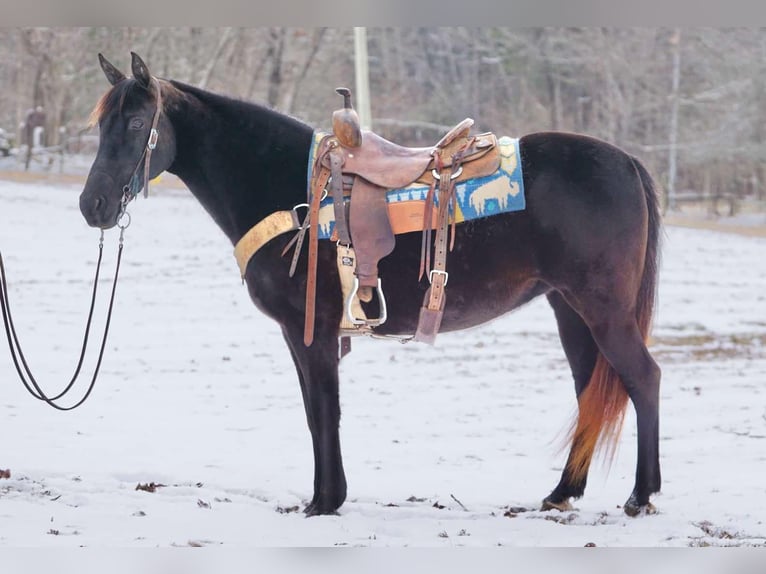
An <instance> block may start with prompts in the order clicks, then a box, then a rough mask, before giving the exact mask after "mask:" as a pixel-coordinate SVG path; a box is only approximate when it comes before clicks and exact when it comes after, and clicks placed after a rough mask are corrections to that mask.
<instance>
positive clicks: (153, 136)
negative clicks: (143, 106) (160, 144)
mask: <svg viewBox="0 0 766 574" xmlns="http://www.w3.org/2000/svg"><path fill="white" fill-rule="evenodd" d="M159 137H160V133H159V132H158V131H157V130H156V129H154V128H152V131H150V132H149V141H148V142H146V147H147V148H149V149H154V148H156V147H157V139H158V138H159Z"/></svg>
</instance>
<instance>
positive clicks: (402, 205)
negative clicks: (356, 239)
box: [308, 132, 526, 240]
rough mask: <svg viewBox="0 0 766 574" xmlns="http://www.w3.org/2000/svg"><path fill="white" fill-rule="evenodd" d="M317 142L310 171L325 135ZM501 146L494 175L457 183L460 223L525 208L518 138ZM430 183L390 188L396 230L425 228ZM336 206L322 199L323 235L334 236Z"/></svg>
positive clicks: (390, 210) (329, 199) (503, 139)
mask: <svg viewBox="0 0 766 574" xmlns="http://www.w3.org/2000/svg"><path fill="white" fill-rule="evenodd" d="M314 135H315V137H314V145H313V146H312V149H311V153H310V154H309V156H310V157H309V170H308V171H309V174H310V173H311V166H313V165H314V154H315V153H316V150H317V147H318V144H319V141H320V140H321V138H322V136H324V135H325V134H321V133H319V132H317V133H315V134H314ZM497 143H498V146H499V148H500V167H499V168H498V169H497V171H496V172H495V173H493V174H491V175H488V176H484V177H477V178H475V179H469V180H466V181H463V182H460V183H458V184H456V185H455V196H456V203H457V205H456V211H455V222H456V223H458V224H460V223H462V222H465V221H470V220H471V219H478V218H480V217H490V216H492V215H498V214H500V213H507V212H510V211H521V210H523V209H524V208H525V206H526V203H525V200H524V179H523V177H522V173H521V161H520V154H519V140H518V138H510V137H507V136H503V137H501V138H499V139H498V140H497ZM427 193H428V186H425V185H422V184H418V183H415V184H412V185H409V186H407V187H405V188H403V189H393V190H389V191H387V192H386V203H387V204H388V215H389V218H390V220H391V227H392V228H393V231H394V233H395V234H400V233H409V232H412V231H422V229H423V209H424V207H425V199H426V194H427ZM434 200H435V201H434V203H435V205H434V215H433V218H432V225H433V226H434V227H435V226H436V212H437V209H438V206H439V201H438V194H437V197H435V198H434ZM334 230H335V210H334V207H333V201H332V197H327V198H325V199H324V200H322V202H321V204H320V209H319V230H318V231H319V238H320V239H333V240H336V239H337V237H335V236H334V234H333V232H334Z"/></svg>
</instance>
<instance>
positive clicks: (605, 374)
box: [568, 158, 661, 483]
mask: <svg viewBox="0 0 766 574" xmlns="http://www.w3.org/2000/svg"><path fill="white" fill-rule="evenodd" d="M632 160H633V164H634V165H635V167H636V171H637V172H638V176H639V178H640V180H641V184H642V187H643V188H644V194H645V196H646V206H647V209H648V215H649V218H648V231H647V241H646V255H645V258H644V272H643V275H642V277H641V285H640V286H639V290H638V295H637V297H636V321H637V322H638V328H639V330H640V331H641V336H642V337H643V338H644V341H646V340H647V339H648V336H649V328H650V326H651V321H652V314H653V312H654V301H655V298H656V292H657V269H658V266H659V242H660V228H661V224H660V207H659V198H658V196H657V190H656V187H655V184H654V181H653V180H652V177H651V176H650V175H649V173H648V172H647V171H646V168H644V166H643V165H641V162H639V161H638V159H636V158H632ZM627 406H628V393H627V391H626V390H625V386H624V385H623V384H622V381H621V380H620V377H619V375H618V374H617V372H616V371H615V370H614V368H613V367H612V366H611V365H610V364H609V363H608V362H607V360H606V359H605V358H604V356H603V355H602V354H601V353H598V355H597V357H596V364H595V366H594V368H593V373H592V374H591V377H590V381H589V382H588V386H587V387H586V388H585V390H584V391H583V392H582V393H581V394H580V397H579V398H578V415H577V420H576V421H574V422H573V424H572V428H571V429H570V432H569V443H570V444H571V445H572V450H571V457H570V459H569V464H568V471H569V474H570V476H571V477H572V480H573V482H575V483H576V482H580V481H581V480H584V479H585V475H586V474H587V472H588V467H589V465H590V461H591V459H592V458H593V454H594V453H595V452H596V451H597V450H601V451H603V452H604V458H605V460H606V461H607V462H611V461H612V460H613V459H614V455H615V454H616V453H617V443H618V441H619V439H620V432H621V431H622V424H623V421H624V419H625V410H626V408H627Z"/></svg>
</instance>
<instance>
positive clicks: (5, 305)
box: [0, 76, 162, 411]
mask: <svg viewBox="0 0 766 574" xmlns="http://www.w3.org/2000/svg"><path fill="white" fill-rule="evenodd" d="M152 82H153V85H154V86H155V88H156V91H157V109H156V110H155V111H154V117H153V119H152V126H151V130H150V131H149V139H148V140H147V142H146V146H145V147H144V151H143V153H142V154H141V157H140V158H139V159H138V163H137V164H136V167H135V168H134V169H133V174H132V175H131V178H130V181H129V182H128V184H127V185H125V186H123V188H122V193H123V195H122V198H121V200H120V211H119V214H118V216H117V227H118V228H119V229H120V238H119V246H118V250H117V263H116V264H115V270H114V281H113V283H112V292H111V297H110V300H109V308H108V310H107V315H106V324H105V326H104V334H103V336H102V339H101V347H100V350H99V354H98V361H97V362H96V366H95V369H94V372H93V377H92V378H91V381H90V384H89V386H88V389H87V390H86V392H85V394H84V395H83V397H82V398H81V399H80V400H79V401H77V402H76V403H74V404H73V405H70V406H67V407H62V406H61V405H59V404H57V403H56V401H58V400H59V399H61V398H62V397H64V396H65V395H66V394H67V393H69V391H70V390H71V389H72V386H73V385H74V383H75V382H76V381H77V379H78V377H79V375H80V370H81V368H82V364H83V359H84V358H85V352H86V350H87V347H88V337H89V335H90V327H91V322H92V320H93V309H94V307H95V303H96V290H97V285H98V277H99V272H100V271H101V259H102V256H103V251H104V230H103V229H101V236H100V238H99V242H98V261H97V263H96V275H95V277H94V279H93V291H92V294H91V301H90V310H89V311H88V320H87V322H86V324H85V334H84V336H83V343H82V349H81V350H80V358H79V361H78V363H77V367H76V368H75V372H74V375H72V378H71V380H70V381H69V383H68V384H67V385H66V387H64V389H63V390H62V391H61V392H60V393H58V394H57V395H55V396H52V397H49V396H47V395H46V394H45V393H44V392H43V390H42V389H41V388H40V386H39V384H38V383H37V381H36V380H35V377H34V376H33V375H32V372H31V370H30V368H29V365H28V364H27V361H26V358H25V357H24V353H23V352H22V350H21V345H20V344H19V339H18V336H17V334H16V328H15V326H14V324H13V318H12V316H11V308H10V304H9V302H8V286H7V281H6V276H5V265H4V263H3V256H2V253H0V309H1V310H2V315H3V324H4V326H5V334H6V337H7V339H8V347H9V349H10V352H11V358H12V359H13V364H14V366H15V367H16V373H17V374H18V376H19V378H20V379H21V382H22V383H23V385H24V387H25V388H26V389H27V391H28V392H29V393H30V394H31V395H32V396H33V397H34V398H36V399H38V400H41V401H43V402H45V403H47V404H48V405H49V406H51V407H53V408H54V409H57V410H59V411H70V410H72V409H76V408H77V407H79V406H80V405H82V404H83V403H84V402H85V400H86V399H87V398H88V397H89V396H90V394H91V392H92V391H93V387H94V386H95V383H96V379H97V378H98V373H99V371H100V369H101V361H102V359H103V357H104V348H105V347H106V339H107V336H108V334H109V325H110V324H111V320H112V309H113V307H114V296H115V292H116V289H117V278H118V276H119V273H120V262H121V261H122V251H123V246H124V236H125V230H126V229H127V228H128V226H129V225H130V214H129V213H128V212H127V206H128V203H130V202H131V201H132V200H133V199H135V198H136V196H138V194H139V193H140V191H141V187H142V186H141V183H142V182H141V180H140V175H139V173H140V172H139V170H140V167H141V162H144V170H143V171H144V178H143V188H144V196H145V197H146V196H148V192H149V167H150V163H151V157H152V151H154V149H155V148H156V147H157V140H158V138H159V132H158V131H157V125H158V124H159V119H160V114H161V112H162V94H161V92H160V84H159V81H158V80H157V78H155V77H153V76H152ZM126 218H127V219H126Z"/></svg>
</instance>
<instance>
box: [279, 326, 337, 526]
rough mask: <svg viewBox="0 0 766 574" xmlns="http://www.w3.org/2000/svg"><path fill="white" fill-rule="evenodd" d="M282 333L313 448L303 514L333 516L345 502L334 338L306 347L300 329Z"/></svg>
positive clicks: (328, 336) (326, 338) (318, 339)
mask: <svg viewBox="0 0 766 574" xmlns="http://www.w3.org/2000/svg"><path fill="white" fill-rule="evenodd" d="M283 334H284V337H285V340H286V341H287V345H288V347H289V348H290V353H291V354H292V357H293V361H294V362H295V368H296V370H297V371H298V379H299V380H300V385H301V393H302V394H303V405H304V407H305V409H306V419H307V422H308V426H309V430H310V431H311V440H312V442H313V447H314V497H313V498H312V499H311V503H310V504H309V505H308V506H307V507H306V508H305V510H304V512H305V513H306V514H307V515H308V516H315V515H317V514H334V513H335V511H336V510H337V509H338V508H340V506H341V505H342V504H343V502H344V501H345V500H346V475H345V473H344V471H343V460H342V457H341V452H340V435H339V426H340V402H339V400H338V339H337V337H336V336H333V335H327V336H324V337H323V336H317V337H316V338H315V340H314V343H313V344H312V345H311V346H310V347H306V346H305V345H304V344H303V331H302V330H299V329H296V330H290V329H283Z"/></svg>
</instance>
